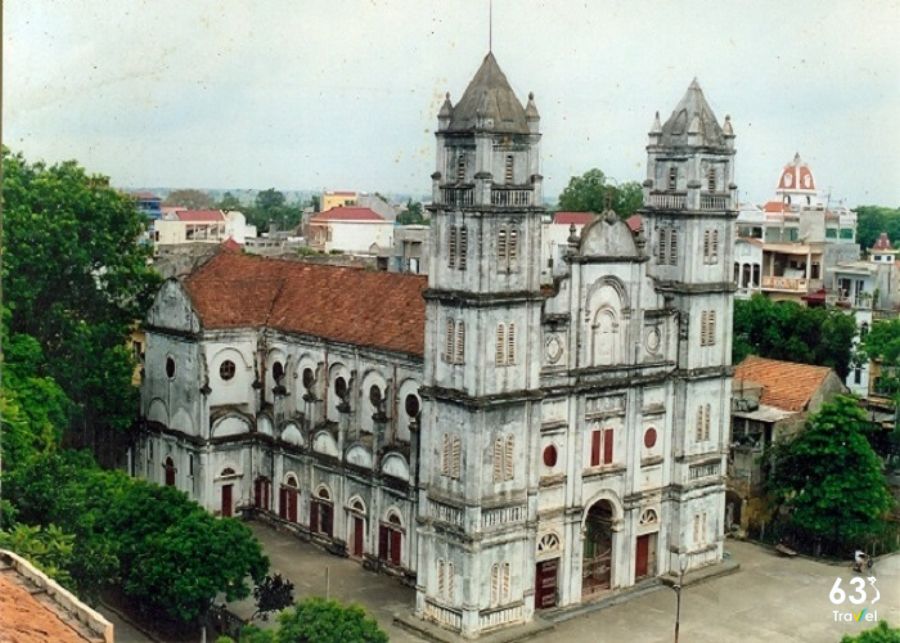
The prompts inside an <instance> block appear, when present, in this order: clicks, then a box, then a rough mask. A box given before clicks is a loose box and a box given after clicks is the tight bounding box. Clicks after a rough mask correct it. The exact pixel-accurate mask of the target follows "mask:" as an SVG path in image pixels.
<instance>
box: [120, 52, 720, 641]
mask: <svg viewBox="0 0 900 643" xmlns="http://www.w3.org/2000/svg"><path fill="white" fill-rule="evenodd" d="M436 139H437V159H436V168H435V172H434V174H432V183H433V203H432V206H431V217H432V224H431V234H432V239H431V253H430V257H429V259H428V260H429V273H428V277H427V280H426V279H425V278H423V277H418V276H414V275H398V274H388V273H372V272H366V271H363V270H356V269H350V268H337V267H330V266H315V265H308V264H302V263H297V262H284V261H276V260H270V259H263V258H259V257H251V256H245V255H241V254H239V253H235V252H227V251H223V252H221V253H220V254H219V255H217V256H216V257H214V258H213V259H211V260H210V261H209V262H208V263H207V264H206V265H204V266H203V267H201V268H200V269H199V270H198V271H196V272H195V273H194V274H192V275H191V276H190V277H188V278H187V279H186V280H184V281H183V282H177V281H174V280H171V281H169V282H167V283H166V284H165V285H164V286H163V288H162V289H161V291H160V293H159V295H158V297H157V299H156V301H155V303H154V305H153V307H152V309H151V311H150V314H149V315H148V319H147V323H146V328H147V348H146V358H145V365H144V373H145V374H144V381H143V385H142V414H143V418H144V422H143V427H144V431H143V434H142V435H143V438H142V440H141V441H140V444H139V446H138V448H137V449H136V451H135V458H134V470H135V473H136V474H138V475H142V476H145V477H147V478H150V479H153V480H156V481H158V482H160V483H164V484H173V485H175V486H177V487H178V488H181V489H183V490H185V491H186V492H187V493H188V494H189V495H191V497H193V498H195V499H197V500H198V501H199V502H201V504H203V505H204V506H206V507H207V508H208V509H209V510H211V511H215V512H220V513H221V514H223V515H231V514H233V513H234V512H236V511H237V510H239V509H243V508H247V509H252V510H253V511H255V512H256V513H257V514H258V515H260V516H265V517H266V518H267V519H268V520H270V521H272V522H277V523H278V524H279V525H280V526H281V527H283V528H285V529H290V530H293V531H294V532H296V533H297V535H298V536H299V537H301V538H304V539H310V540H313V541H315V542H318V543H320V544H322V545H323V546H326V547H328V548H329V549H331V550H332V551H334V552H335V553H338V554H342V555H348V556H351V557H353V558H356V559H358V560H360V561H361V562H362V564H363V565H365V566H366V567H369V568H372V569H379V570H382V571H385V572H388V573H393V574H397V575H399V576H402V577H403V578H405V579H406V580H407V582H409V583H410V584H414V586H415V588H416V605H415V612H416V614H417V615H418V616H420V617H421V618H423V619H427V620H429V621H433V622H436V623H438V624H440V625H441V626H443V627H446V628H449V629H451V630H454V631H456V632H459V633H460V634H461V635H462V636H464V637H469V638H474V637H477V636H479V635H480V634H482V633H484V632H488V631H492V630H494V629H496V628H500V627H505V626H510V625H514V624H518V623H522V622H526V621H528V620H530V619H531V618H532V617H533V615H534V612H535V610H540V609H547V608H552V607H558V606H567V605H574V604H577V603H580V602H582V601H586V600H592V599H594V598H597V597H600V596H604V595H607V594H609V593H610V592H615V591H617V590H618V589H621V588H625V587H629V586H632V585H634V584H635V583H637V582H639V581H640V580H642V579H645V578H652V577H654V576H658V575H661V574H666V573H669V572H677V571H678V570H679V569H680V568H685V569H695V568H698V567H701V566H704V565H709V564H713V563H716V562H718V561H720V560H721V558H722V550H723V539H724V535H723V531H724V528H723V520H724V516H723V514H724V505H725V502H724V493H725V486H724V472H725V468H724V457H725V456H724V454H725V452H726V450H727V440H728V426H729V424H728V423H729V413H730V400H731V365H730V355H731V338H730V334H731V333H730V328H731V315H732V301H733V293H734V284H733V282H732V281H731V266H732V264H733V248H734V242H733V239H734V229H733V225H734V219H735V217H736V214H737V212H736V201H735V199H736V186H735V185H734V178H733V177H734V165H733V164H734V134H733V132H732V130H731V124H730V120H729V119H728V117H726V119H725V121H724V123H722V124H720V123H719V122H718V121H717V120H716V117H715V116H714V114H713V112H712V110H711V108H710V107H709V105H708V103H707V102H706V100H705V98H704V96H703V93H702V91H701V89H700V87H699V85H697V83H696V81H695V82H694V83H692V84H691V86H690V87H689V88H688V90H687V92H686V94H685V96H684V98H683V99H682V100H681V102H680V103H678V105H677V106H676V108H675V110H674V111H673V112H672V115H671V117H670V118H669V119H668V120H667V121H666V122H665V123H663V122H661V121H660V119H659V115H658V114H657V117H656V119H655V121H654V123H653V126H652V129H651V131H650V134H649V144H648V146H647V151H648V165H647V178H646V180H645V181H644V207H643V209H642V210H641V217H642V226H641V228H640V229H639V230H638V231H637V232H633V231H632V230H631V229H630V228H629V227H628V226H627V225H626V224H625V223H624V222H623V221H621V220H620V218H619V217H618V216H617V215H616V214H615V213H613V212H611V211H609V212H605V213H603V215H602V216H601V217H600V218H599V220H598V221H596V222H595V223H593V224H591V225H589V226H585V228H584V229H583V230H582V232H581V234H580V236H576V235H574V234H573V236H572V237H571V238H570V240H569V248H568V251H567V252H566V254H565V268H564V269H563V270H558V271H557V274H556V276H555V278H554V280H553V283H552V284H547V283H542V281H541V265H540V264H541V262H540V256H541V221H542V217H543V216H544V214H545V212H544V209H543V207H542V203H543V197H542V193H541V184H542V177H541V174H540V140H541V133H540V116H539V113H538V110H537V107H536V105H535V102H534V99H533V96H531V95H529V97H528V100H527V101H526V102H525V104H524V105H523V103H522V102H520V101H519V100H518V98H517V96H516V95H515V93H514V92H513V90H512V89H511V87H510V85H509V83H508V81H507V79H506V77H505V75H504V74H503V72H502V71H501V70H500V67H499V66H498V64H497V61H496V60H495V59H494V56H493V54H490V53H489V54H488V55H487V56H486V57H485V59H484V61H483V63H482V65H481V67H480V68H479V70H478V72H477V73H476V75H475V77H474V78H473V79H472V81H471V82H470V84H469V86H468V87H467V88H466V91H465V92H464V93H463V95H462V97H461V98H460V100H459V101H458V102H457V103H456V104H455V105H454V104H453V103H452V102H451V100H450V97H449V95H448V96H447V99H446V100H445V102H444V104H443V106H442V108H441V110H440V113H439V115H438V129H437V132H436Z"/></svg>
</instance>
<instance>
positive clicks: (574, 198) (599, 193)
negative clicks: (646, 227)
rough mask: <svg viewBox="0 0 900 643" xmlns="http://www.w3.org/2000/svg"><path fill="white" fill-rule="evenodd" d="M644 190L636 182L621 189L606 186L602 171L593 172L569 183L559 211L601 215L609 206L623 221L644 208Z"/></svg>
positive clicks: (595, 170)
mask: <svg viewBox="0 0 900 643" xmlns="http://www.w3.org/2000/svg"><path fill="white" fill-rule="evenodd" d="M643 194H644V193H643V189H642V188H641V185H640V184H639V183H637V182H635V181H629V182H628V183H623V184H622V185H612V184H609V183H607V180H606V175H605V174H604V173H603V171H602V170H600V169H598V168H594V169H591V170H588V171H587V172H585V173H584V174H583V175H581V176H573V177H572V178H571V179H569V185H567V186H566V188H565V189H564V190H563V191H562V194H560V195H559V209H560V210H566V211H571V212H596V213H598V214H599V213H600V212H603V211H604V210H606V209H607V202H608V201H607V200H608V199H609V205H610V206H611V207H612V209H613V210H615V211H616V213H617V214H618V215H619V216H620V217H622V218H623V219H625V218H628V217H630V216H631V215H632V214H634V213H635V212H637V210H638V208H640V207H641V205H642V204H643V199H644V196H643Z"/></svg>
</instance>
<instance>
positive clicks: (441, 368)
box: [416, 53, 544, 638]
mask: <svg viewBox="0 0 900 643" xmlns="http://www.w3.org/2000/svg"><path fill="white" fill-rule="evenodd" d="M539 123H540V116H539V114H538V111H537V108H536V107H535V104H534V100H533V96H531V95H529V98H528V101H527V103H526V104H525V105H523V104H522V103H521V102H520V101H519V99H518V98H517V97H516V95H515V93H514V92H513V90H512V88H511V87H510V85H509V82H508V81H507V79H506V76H505V75H504V74H503V72H502V71H501V69H500V67H499V65H498V64H497V60H496V59H495V58H494V55H493V53H488V54H487V56H485V58H484V60H483V62H482V64H481V67H480V68H479V69H478V71H477V72H476V74H475V76H474V77H473V78H472V80H471V82H470V83H469V85H468V87H467V88H466V90H465V92H464V93H463V95H462V98H460V99H459V101H458V102H457V103H456V105H454V104H453V103H452V102H451V100H450V96H449V94H448V95H447V98H446V99H445V101H444V104H443V106H442V107H441V109H440V112H439V114H438V129H437V132H436V133H435V136H436V139H437V167H436V169H435V172H434V174H432V181H433V205H432V206H430V209H431V220H432V223H431V234H432V236H431V239H432V243H431V255H430V258H429V261H430V264H429V272H428V275H429V276H428V279H429V284H428V285H429V288H428V290H427V292H426V300H427V303H426V310H427V320H426V331H425V332H426V335H425V337H426V338H425V377H424V380H425V381H424V386H423V388H422V389H421V390H420V392H421V393H422V397H423V414H422V430H421V440H422V442H421V454H422V455H421V462H422V469H421V472H420V476H419V478H420V491H419V517H418V537H419V548H418V550H419V560H418V577H417V587H416V612H417V614H418V615H419V616H420V617H422V618H425V619H428V620H431V621H434V622H437V623H439V624H440V625H442V626H444V627H447V628H449V629H452V630H454V631H456V632H458V633H460V634H461V635H462V636H464V637H470V638H471V637H476V636H478V635H479V634H480V633H481V632H482V631H484V630H486V629H492V628H494V627H498V626H501V625H506V624H513V623H516V622H521V621H526V620H529V619H530V618H531V615H532V612H533V599H532V596H533V588H534V547H535V545H534V527H533V525H534V522H535V519H536V511H537V488H538V472H537V466H536V458H537V456H536V454H537V452H538V439H539V434H540V390H539V389H540V387H539V381H538V376H539V370H540V353H539V347H540V345H541V341H540V311H541V302H542V299H541V294H540V256H541V251H540V248H541V239H540V237H541V215H542V213H543V211H544V210H543V207H542V195H541V178H542V177H541V175H540V138H541V135H540V130H539Z"/></svg>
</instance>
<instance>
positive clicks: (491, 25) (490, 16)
mask: <svg viewBox="0 0 900 643" xmlns="http://www.w3.org/2000/svg"><path fill="white" fill-rule="evenodd" d="M492 51H494V0H488V53H490V52H492Z"/></svg>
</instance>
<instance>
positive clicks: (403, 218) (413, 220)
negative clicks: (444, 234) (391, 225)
mask: <svg viewBox="0 0 900 643" xmlns="http://www.w3.org/2000/svg"><path fill="white" fill-rule="evenodd" d="M397 223H399V224H400V225H413V224H418V225H422V224H427V223H428V220H427V219H426V218H425V217H424V215H423V214H422V204H421V203H419V202H418V201H413V200H412V199H409V200H408V201H407V202H406V210H404V211H403V212H401V213H400V214H399V215H398V216H397Z"/></svg>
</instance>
